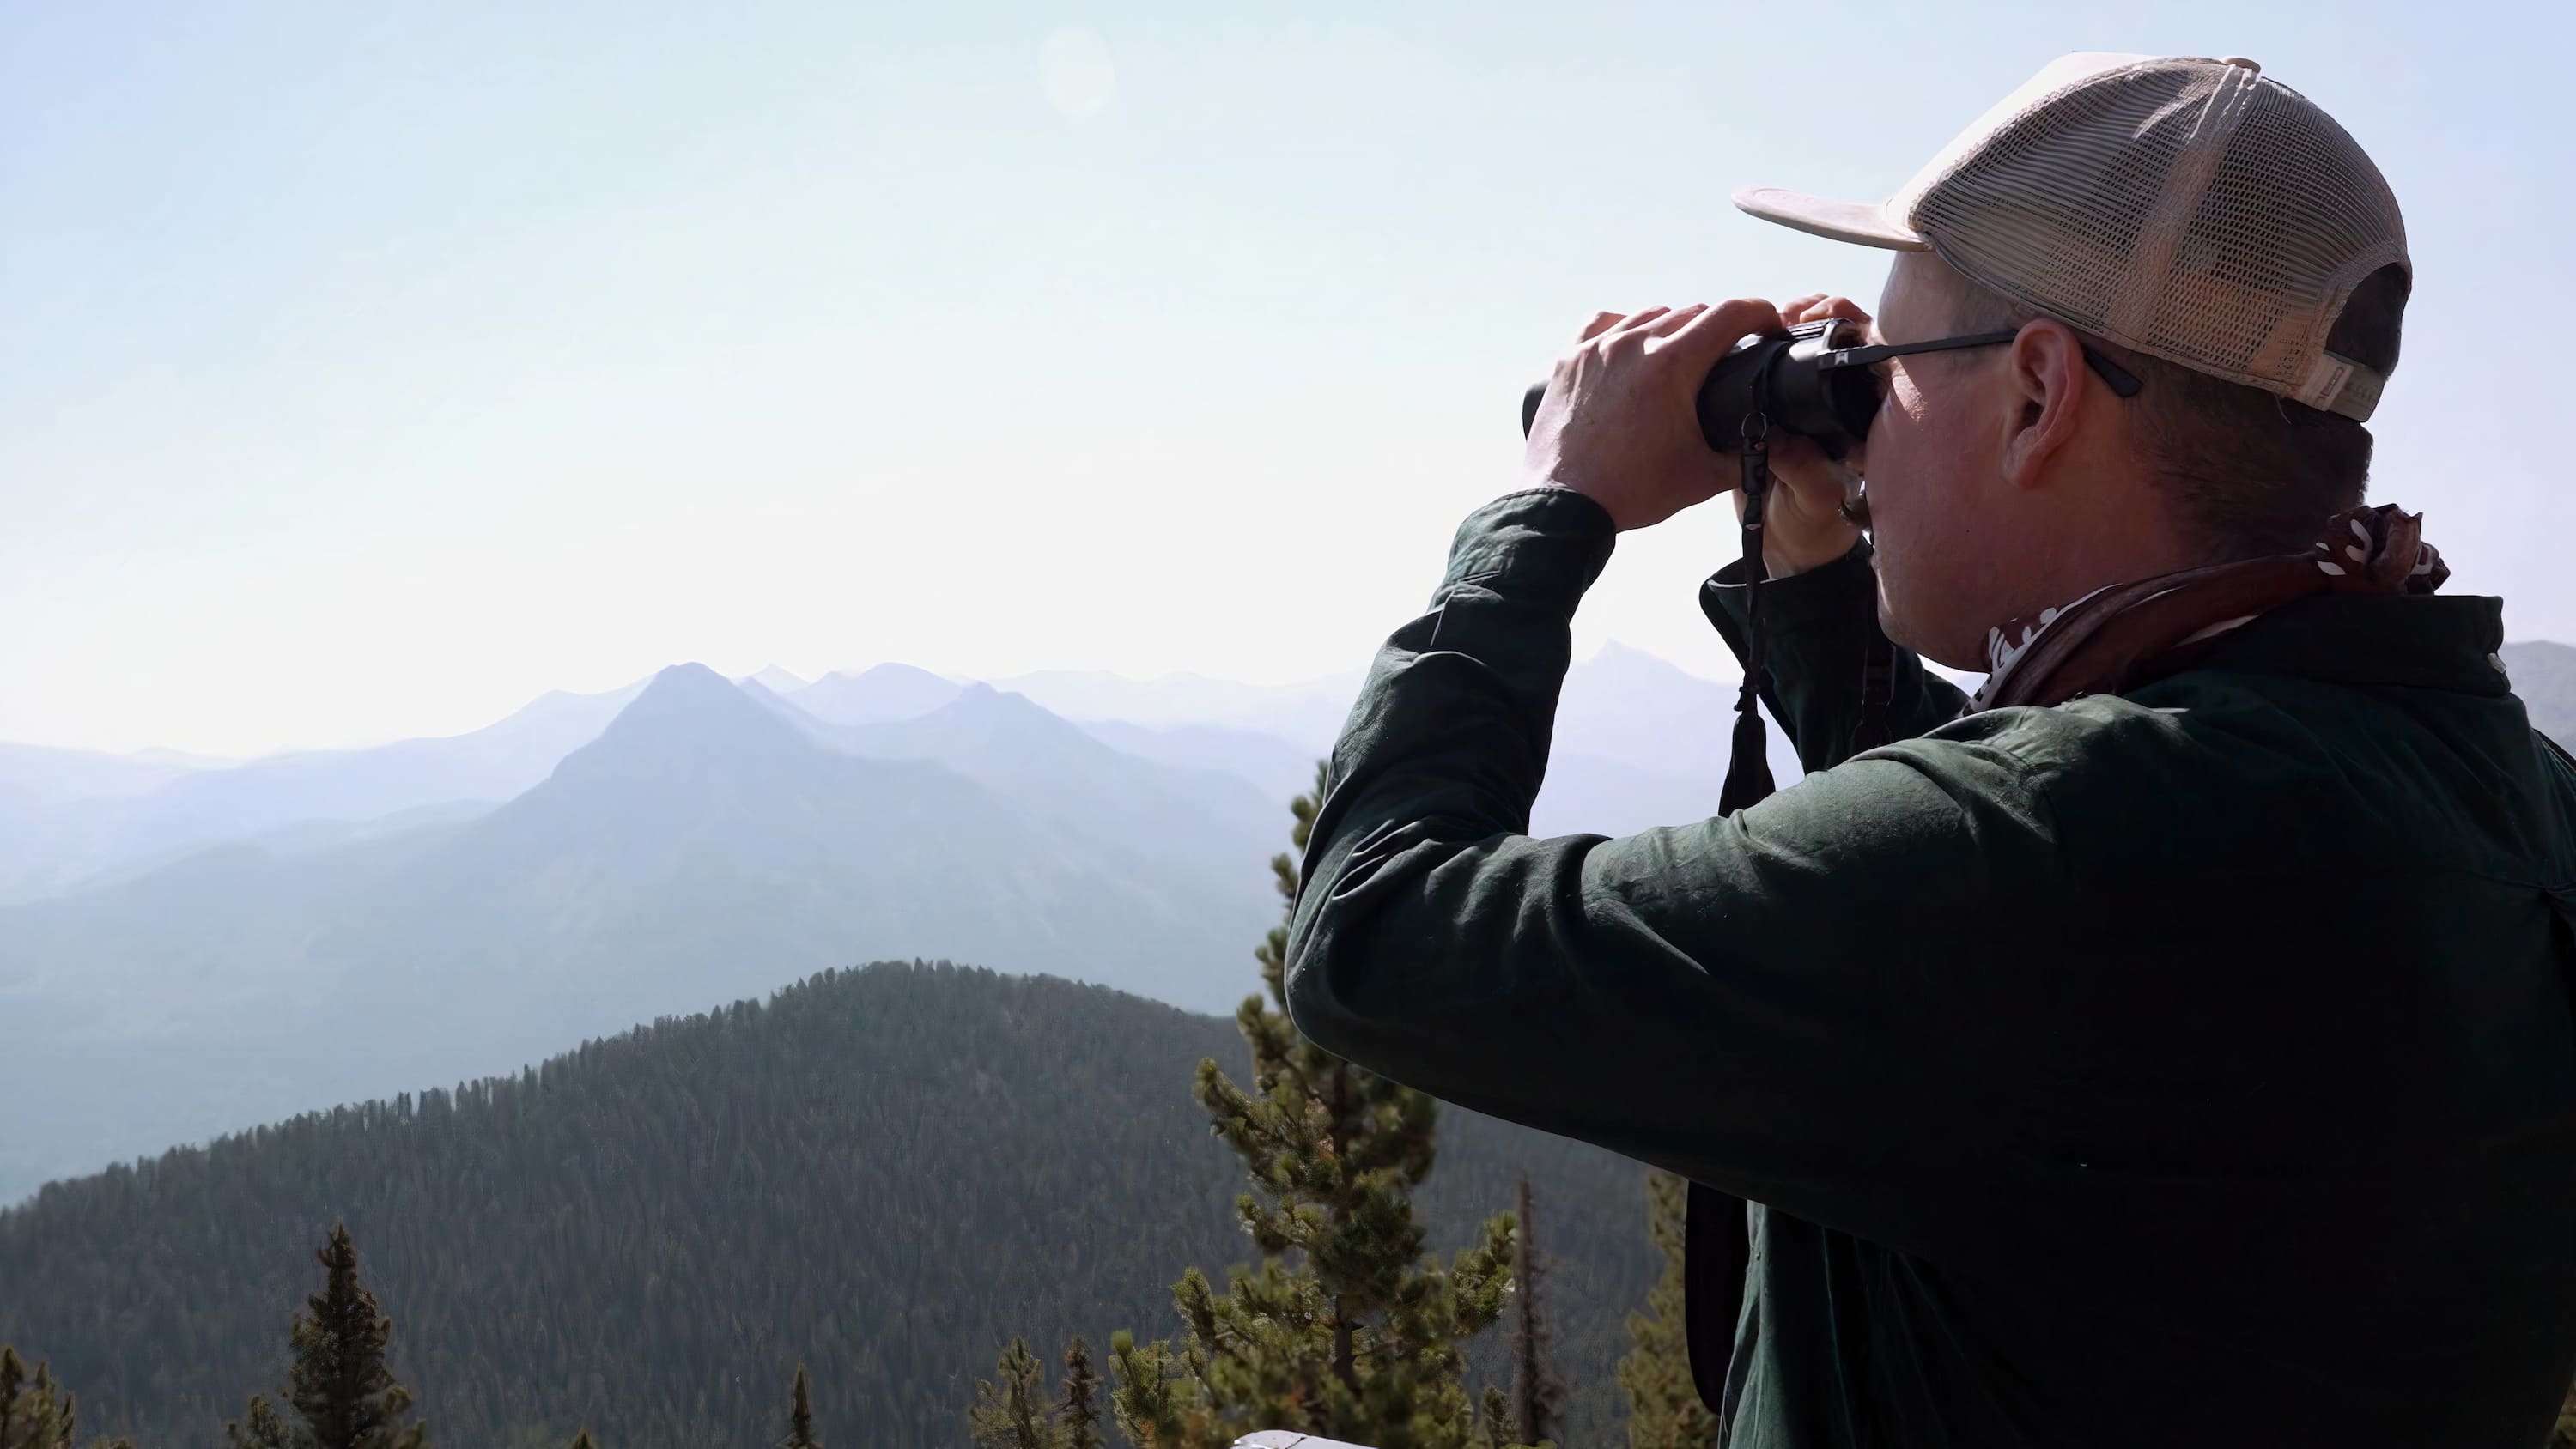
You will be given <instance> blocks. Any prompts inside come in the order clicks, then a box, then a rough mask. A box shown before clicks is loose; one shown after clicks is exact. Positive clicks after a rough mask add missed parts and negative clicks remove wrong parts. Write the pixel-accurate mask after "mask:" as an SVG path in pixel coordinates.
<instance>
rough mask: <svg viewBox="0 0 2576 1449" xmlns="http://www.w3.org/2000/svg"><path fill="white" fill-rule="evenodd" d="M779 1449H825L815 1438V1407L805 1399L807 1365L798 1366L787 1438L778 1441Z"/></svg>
mask: <svg viewBox="0 0 2576 1449" xmlns="http://www.w3.org/2000/svg"><path fill="white" fill-rule="evenodd" d="M778 1449H823V1441H822V1440H820V1439H817V1438H815V1437H814V1406H813V1405H812V1404H811V1403H810V1402H808V1401H807V1399H806V1397H805V1365H803V1364H801V1363H800V1364H798V1365H797V1366H796V1388H795V1391H794V1396H793V1398H792V1399H791V1400H790V1401H789V1403H788V1406H787V1437H786V1438H784V1439H781V1440H779V1441H778Z"/></svg>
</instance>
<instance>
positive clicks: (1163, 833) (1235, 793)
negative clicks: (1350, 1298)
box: [0, 665, 1288, 1201]
mask: <svg viewBox="0 0 2576 1449" xmlns="http://www.w3.org/2000/svg"><path fill="white" fill-rule="evenodd" d="M997 717H998V718H997ZM917 732H918V734H919V735H920V737H921V739H922V740H923V741H924V743H923V745H922V751H921V755H920V756H917V757H912V758H895V757H892V756H894V755H897V754H900V753H902V750H903V747H902V746H901V744H900V743H898V742H890V741H886V740H882V739H879V740H866V739H854V740H852V741H851V742H850V744H851V745H853V746H854V747H855V748H853V749H835V748H833V747H832V746H830V745H828V744H826V743H825V742H823V741H822V740H819V739H817V738H815V736H814V735H813V734H812V733H810V732H808V731H805V730H800V729H798V728H796V727H794V726H792V725H791V724H789V723H788V722H787V721H785V720H783V719H781V718H780V717H779V716H778V715H777V714H776V713H775V712H773V711H772V710H769V709H766V708H764V707H762V706H761V705H760V704H759V703H757V702H756V701H755V700H754V699H752V698H751V697H750V696H749V695H748V694H747V693H746V691H745V690H743V689H742V688H741V687H739V686H736V685H734V684H731V683H728V682H727V681H725V680H723V679H721V678H719V677H718V676H716V675H715V674H713V673H712V672H710V671H708V670H705V669H703V668H700V667H698V666H694V665H690V666H682V667H679V668H675V669H671V670H666V671H664V672H663V673H662V674H661V675H660V676H658V677H656V678H655V680H654V681H653V682H652V685H651V687H649V688H647V689H644V690H642V691H641V692H640V693H639V694H638V695H637V697H636V698H635V699H634V700H633V701H632V702H631V703H630V704H629V705H628V706H627V708H626V709H625V710H624V711H623V712H621V713H620V714H618V716H617V717H616V719H615V721H614V722H613V723H612V724H611V725H610V726H609V727H608V728H607V729H606V730H605V731H604V732H603V733H602V734H600V736H599V737H598V738H597V739H596V740H593V741H591V742H590V743H588V744H586V745H583V746H582V747H580V748H578V749H576V750H573V751H571V752H570V753H569V754H568V755H567V756H566V757H565V758H564V759H563V761H562V763H561V764H560V765H559V766H558V767H556V768H555V770H554V772H553V773H552V775H551V776H549V777H547V778H546V779H545V780H544V781H543V782H542V783H540V784H539V785H537V786H536V787H535V788H533V789H530V790H527V791H526V792H524V793H523V794H521V795H520V796H518V798H516V799H513V800H511V801H509V802H508V803H507V804H505V805H502V806H499V807H497V808H494V809H491V810H489V811H488V812H486V813H483V814H480V815H478V816H475V817H474V818H471V819H467V820H463V821H447V822H442V823H433V824H427V825H422V826H418V827H416V828H413V829H409V830H405V831H400V832H397V833H393V834H389V835H384V836H380V837H377V838H373V839H367V840H362V841H357V842H353V843H349V844H344V845H339V846H334V847H328V848H324V849H319V850H311V851H305V852H302V853H297V854H291V855H281V854H278V853H276V852H274V851H272V850H268V849H263V848H259V847H255V846H251V845H247V844H235V845H230V846H225V847H221V848H217V849H214V850H209V851H205V852H202V853H199V854H196V855H194V856H191V857H190V858H188V859H186V860H183V861H181V862H179V863H177V864H175V865H172V866H168V867H165V868H163V869H160V870H158V871H154V872H151V873H148V874H145V875H142V876H140V877H137V878H135V879H131V880H127V881H123V882H120V883H118V884H114V885H110V886H106V887H102V888H97V889H91V890H85V891H80V892H76V893H72V894H68V895H64V896H60V897H56V898H53V899H48V900H42V901H37V902H33V903H29V904H25V905H20V906H17V907H14V908H10V909H8V910H5V911H0V1006H5V1007H6V1008H7V1009H8V1010H9V1013H10V1016H11V1018H12V1019H14V1020H20V1021H43V1022H46V1023H47V1024H48V1030H46V1031H44V1032H43V1033H28V1034H27V1036H26V1038H25V1039H24V1040H23V1041H21V1042H20V1043H18V1044H17V1045H16V1046H15V1047H14V1048H13V1050H11V1051H9V1052H5V1053H0V1097H6V1098H14V1099H15V1100H22V1101H35V1100H44V1101H47V1102H48V1103H49V1104H51V1105H50V1108H49V1110H48V1111H47V1112H45V1113H42V1114H36V1115H34V1116H31V1117H29V1118H27V1119H26V1120H24V1121H22V1122H21V1123H20V1124H19V1125H18V1127H16V1128H15V1129H13V1130H12V1131H11V1132H10V1133H8V1134H6V1135H5V1136H0V1201H6V1200H11V1199H14V1198H16V1197H18V1196H20V1195H22V1194H23V1193H24V1192H26V1191H27V1190H29V1189H30V1188H32V1187H33V1186H34V1185H35V1184H36V1183H37V1182H39V1181H42V1180H43V1179H45V1178H47V1177H51V1176H55V1175H59V1174H60V1173H63V1172H67V1171H73V1170H78V1169H82V1168H86V1167H95V1166H97V1165H99V1164H100V1163H103V1162H106V1161H111V1160H115V1159H118V1158H122V1157H128V1156H131V1155H134V1154H136V1153H139V1152H147V1151H152V1150H156V1149H157V1148H159V1147H162V1146H166V1145H169V1144H171V1143H176V1142H187V1141H195V1140H201V1139H203V1138H205V1137H207V1136H210V1135H212V1134H214V1133H216V1132H219V1131H223V1130H227V1129H230V1128H237V1127H242V1126H246V1125H248V1124H250V1123H254V1122H258V1121H262V1120H267V1119H271V1118H275V1117H280V1116H284V1115H287V1114H289V1113H292V1112H294V1111H298V1110H303V1109H306V1108H311V1107H319V1106H327V1105H329V1104H331V1103H334V1102H341V1101H350V1100H356V1099H360V1098H364V1097H367V1096H372V1095H379V1094H383V1093H386V1092H391V1091H395V1090H400V1089H404V1088H406V1087H416V1086H419V1085H423V1084H425V1083H430V1082H439V1081H451V1082H452V1081H455V1080H457V1079H459V1078H461V1077H465V1076H470V1075H479V1074H484V1073H491V1072H500V1071H508V1070H512V1069H515V1068H516V1067H517V1066H519V1065H520V1064H522V1063H524V1062H528V1061H532V1060H535V1059H537V1058H539V1057H541V1056H542V1055H544V1054H545V1053H546V1052H548V1051H551V1050H554V1049H557V1048H559V1047H560V1046H561V1045H562V1044H563V1043H565V1042H567V1041H574V1040H578V1039H580V1038H581V1037H583V1036H585V1035H595V1034H598V1033H601V1032H604V1031H611V1030H616V1029H619V1028H622V1027H624V1026H627V1025H631V1024H632V1023H634V1022H635V1021H638V1020H644V1019H649V1018H651V1017H652V1016H654V1015H655V1014H657V1013H661V1012H667V1011H677V1010H683V1009H686V1008H687V1007H688V1006H689V1005H690V1004H691V1003H693V1002H702V1001H704V1000H705V999H707V998H708V997H709V996H710V995H716V996H726V995H744V994H754V993H757V992H759V991H761V990H763V989H765V988H767V987H769V986H771V985H774V984H775V983H777V982H779V981H783V980H788V979H792V978H794V977H796V976H797V975H799V974H800V973H802V972H806V971H810V970H813V969H816V968H817V967H820V966H828V965H833V964H848V963H851V962H854V961H859V960H865V959H869V958H872V957H888V956H895V955H899V954H906V953H909V954H919V955H925V956H946V957H950V958H952V959H963V960H973V961H978V962H984V963H989V964H991V965H993V966H995V967H997V968H1001V969H1006V970H1013V971H1028V972H1039V971H1045V972H1053V973H1055V974H1058V975H1064V976H1073V977H1081V978H1088V979H1095V980H1103V981H1108V982H1112V983H1114V984H1117V985H1119V986H1122V987H1125V988H1127V989H1130V990H1134V991H1138V992H1140V993H1143V994H1146V995H1150V996H1153V997H1156V998H1158V999H1161V1000H1166V1001H1171V1002H1174V1003H1177V1004H1181V1005H1185V1006H1189V1007H1193V1008H1195V1009H1199V1010H1203V1011H1212V1012H1222V1011H1226V1010H1229V1009H1231V1007H1232V1006H1233V1004H1234V1002H1235V1001H1236V1000H1238V999H1239V998H1240V996H1241V995H1242V993H1243V991H1244V989H1245V982H1244V976H1243V972H1242V970H1241V969H1240V964H1239V963H1241V962H1242V961H1244V960H1246V959H1248V956H1249V953H1250V951H1251V948H1252V946H1253V944H1254V943H1255V942H1257V941H1258V940H1259V939H1260V937H1261V933H1262V932H1263V931H1264V930H1266V929H1267V927H1268V926H1269V924H1270V923H1271V921H1272V920H1273V919H1274V918H1275V915H1276V912H1277V902H1276V899H1275V896H1274V895H1273V894H1272V892H1271V891H1270V889H1269V886H1268V882H1267V880H1266V879H1265V875H1264V872H1263V871H1262V869H1261V861H1262V859H1263V858H1264V856H1265V855H1266V853H1267V852H1266V849H1265V848H1264V847H1265V844H1267V845H1268V848H1274V849H1275V848H1276V845H1277V844H1284V843H1285V840H1286V826H1287V824H1288V816H1287V812H1286V810H1285V808H1284V804H1283V803H1282V802H1273V801H1268V800H1264V799H1262V798H1261V797H1260V796H1259V795H1257V794H1256V793H1255V792H1254V791H1253V790H1252V789H1251V788H1250V787H1249V786H1247V785H1244V784H1243V783H1241V782H1239V781H1236V780H1234V779H1232V778H1231V777H1227V776H1219V775H1202V774H1198V773H1195V772H1181V771H1174V770H1169V769H1167V768H1166V767H1162V766H1158V765H1155V764H1152V763H1151V762H1148V761H1142V760H1134V759H1132V758H1130V757H1126V756H1120V755H1117V754H1116V753H1115V752H1114V751H1111V750H1109V749H1108V747H1106V746H1104V745H1101V744H1099V743H1098V742H1097V741H1094V740H1092V739H1091V738H1090V737H1089V736H1087V735H1084V734H1082V733H1081V732H1080V731H1078V730H1075V729H1073V728H1072V727H1071V726H1069V725H1066V724H1064V723H1063V722H1062V721H1060V720H1056V719H1054V718H1053V717H1052V716H1049V715H1046V714H1045V713H1044V712H1043V711H1038V710H1036V709H1035V707H1034V706H1027V705H1025V702H1017V703H1015V702H1014V701H1012V699H1011V698H1010V697H1009V696H1003V695H999V694H997V693H995V692H994V691H991V690H978V691H974V692H971V693H968V694H965V695H961V696H960V697H959V698H958V699H957V700H955V701H952V702H951V704H950V705H948V706H946V707H944V708H942V709H941V710H939V711H935V712H934V713H933V714H932V715H930V716H925V717H924V718H923V719H922V720H921V721H919V722H918V725H917ZM871 745H873V746H874V747H875V748H876V749H877V750H878V752H879V753H880V755H881V756H884V757H879V758H868V757H865V756H863V755H862V754H860V753H857V752H856V749H863V748H868V747H870V746H871ZM934 747H935V748H934ZM932 754H937V755H939V756H942V757H943V758H936V759H935V758H930V757H928V756H930V755H932ZM979 776H980V777H981V778H978V777H979ZM986 781H990V782H992V783H989V784H988V783H986ZM1265 836H1266V837H1267V842H1265V840H1264V837H1265ZM1270 842H1275V844H1271V843H1270ZM74 1080H77V1081H79V1082H80V1083H81V1088H80V1090H79V1091H77V1092H64V1091H61V1090H60V1085H61V1084H62V1083H65V1082H68V1081H74Z"/></svg>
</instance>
